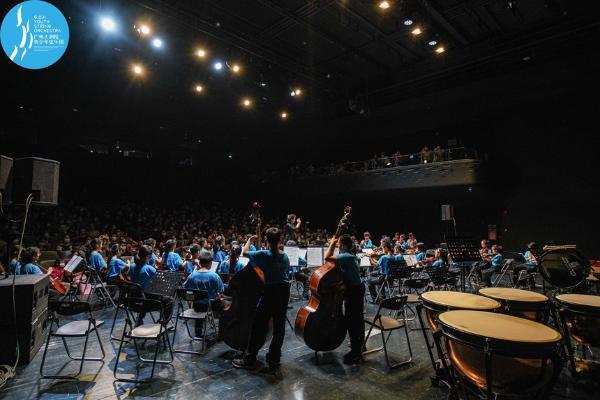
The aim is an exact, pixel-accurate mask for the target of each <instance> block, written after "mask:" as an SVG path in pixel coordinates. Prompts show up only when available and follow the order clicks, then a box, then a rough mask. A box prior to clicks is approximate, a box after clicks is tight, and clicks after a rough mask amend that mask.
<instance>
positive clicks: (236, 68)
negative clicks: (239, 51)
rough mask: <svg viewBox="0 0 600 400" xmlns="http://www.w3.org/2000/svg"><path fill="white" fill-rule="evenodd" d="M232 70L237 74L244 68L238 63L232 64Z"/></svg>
mask: <svg viewBox="0 0 600 400" xmlns="http://www.w3.org/2000/svg"><path fill="white" fill-rule="evenodd" d="M231 70H232V71H233V73H234V74H237V73H238V72H240V71H241V70H242V67H240V66H239V65H238V64H233V65H232V66H231Z"/></svg>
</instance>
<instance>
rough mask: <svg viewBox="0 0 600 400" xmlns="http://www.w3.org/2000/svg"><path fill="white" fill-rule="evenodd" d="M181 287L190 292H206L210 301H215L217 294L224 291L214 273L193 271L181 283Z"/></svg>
mask: <svg viewBox="0 0 600 400" xmlns="http://www.w3.org/2000/svg"><path fill="white" fill-rule="evenodd" d="M183 287H184V288H186V289H191V290H194V289H195V290H206V291H207V292H208V296H209V297H210V300H211V301H214V300H216V299H217V293H223V290H224V289H225V288H224V286H223V281H222V280H221V278H220V277H219V275H217V274H216V273H215V272H211V271H206V270H202V271H198V270H195V271H194V272H192V274H191V275H190V276H188V278H187V280H186V281H185V282H184V283H183Z"/></svg>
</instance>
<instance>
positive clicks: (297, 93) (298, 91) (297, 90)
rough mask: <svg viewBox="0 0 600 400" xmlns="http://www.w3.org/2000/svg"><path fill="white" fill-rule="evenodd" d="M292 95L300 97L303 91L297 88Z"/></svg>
mask: <svg viewBox="0 0 600 400" xmlns="http://www.w3.org/2000/svg"><path fill="white" fill-rule="evenodd" d="M292 93H294V94H293V95H292V96H300V95H301V94H302V89H300V88H296V89H294V91H293V92H292Z"/></svg>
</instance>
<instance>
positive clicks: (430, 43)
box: [427, 40, 437, 46]
mask: <svg viewBox="0 0 600 400" xmlns="http://www.w3.org/2000/svg"><path fill="white" fill-rule="evenodd" d="M427 44H428V45H430V46H435V45H436V44H437V41H436V40H430V41H429V43H427Z"/></svg>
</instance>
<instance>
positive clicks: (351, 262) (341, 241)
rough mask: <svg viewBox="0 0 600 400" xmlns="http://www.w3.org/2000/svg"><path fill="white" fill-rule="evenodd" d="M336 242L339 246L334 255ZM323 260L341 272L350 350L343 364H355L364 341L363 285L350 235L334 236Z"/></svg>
mask: <svg viewBox="0 0 600 400" xmlns="http://www.w3.org/2000/svg"><path fill="white" fill-rule="evenodd" d="M336 244H337V245H338V246H339V248H340V252H339V254H338V255H337V256H335V255H334V251H335V246H336ZM325 261H328V262H332V263H335V264H336V265H337V266H338V267H339V268H340V269H341V270H342V272H343V279H344V285H345V287H346V290H345V291H344V310H345V315H344V318H345V319H346V326H347V329H348V335H349V336H350V352H349V353H347V354H346V355H344V364H356V363H358V362H360V361H361V360H362V349H363V344H364V341H365V323H364V311H363V298H364V296H365V286H364V285H363V283H362V282H361V280H360V259H359V258H358V257H357V256H356V254H355V251H354V243H353V241H352V237H350V235H341V236H340V237H339V238H338V237H337V236H334V237H333V238H331V241H330V242H329V248H328V249H327V251H326V252H325Z"/></svg>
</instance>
